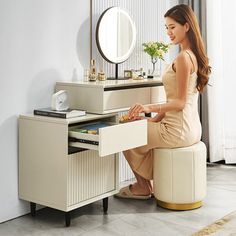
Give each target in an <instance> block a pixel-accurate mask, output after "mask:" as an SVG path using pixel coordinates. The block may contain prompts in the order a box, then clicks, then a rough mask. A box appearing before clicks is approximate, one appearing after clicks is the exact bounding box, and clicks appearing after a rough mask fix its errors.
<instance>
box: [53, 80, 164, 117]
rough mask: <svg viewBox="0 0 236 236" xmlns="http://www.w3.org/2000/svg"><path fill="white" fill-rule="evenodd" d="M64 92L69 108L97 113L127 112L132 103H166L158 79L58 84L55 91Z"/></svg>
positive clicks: (162, 88) (161, 85)
mask: <svg viewBox="0 0 236 236" xmlns="http://www.w3.org/2000/svg"><path fill="white" fill-rule="evenodd" d="M59 90H66V91H67V92H68V96H69V105H70V107H71V108H74V109H75V108H77V109H78V108H79V109H83V110H86V111H88V112H91V113H96V114H107V113H111V112H119V111H124V110H128V109H129V107H130V106H131V105H133V104H134V103H142V104H151V103H163V102H165V92H164V87H163V84H162V82H161V78H157V79H144V80H132V79H131V80H107V81H96V82H84V81H79V82H57V83H56V91H59Z"/></svg>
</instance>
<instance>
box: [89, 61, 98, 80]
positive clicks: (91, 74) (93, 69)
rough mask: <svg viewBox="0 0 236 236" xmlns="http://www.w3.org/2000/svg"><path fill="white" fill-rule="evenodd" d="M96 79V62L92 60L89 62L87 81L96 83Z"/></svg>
mask: <svg viewBox="0 0 236 236" xmlns="http://www.w3.org/2000/svg"><path fill="white" fill-rule="evenodd" d="M96 79H97V70H96V62H95V60H94V59H92V60H91V62H90V72H89V81H96Z"/></svg>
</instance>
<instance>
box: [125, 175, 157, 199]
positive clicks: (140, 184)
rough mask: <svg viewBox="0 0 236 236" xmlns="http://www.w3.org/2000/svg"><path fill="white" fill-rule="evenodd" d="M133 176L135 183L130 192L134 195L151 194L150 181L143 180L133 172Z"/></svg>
mask: <svg viewBox="0 0 236 236" xmlns="http://www.w3.org/2000/svg"><path fill="white" fill-rule="evenodd" d="M134 175H135V177H136V180H137V182H136V183H135V184H133V185H132V186H131V188H130V191H131V192H132V193H133V194H134V195H150V194H151V193H152V189H151V188H150V186H151V183H150V180H147V179H144V178H143V177H142V176H140V175H139V174H137V173H136V172H134Z"/></svg>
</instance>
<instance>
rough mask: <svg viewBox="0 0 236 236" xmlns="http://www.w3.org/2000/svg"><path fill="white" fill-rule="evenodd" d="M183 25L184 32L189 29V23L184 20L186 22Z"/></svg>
mask: <svg viewBox="0 0 236 236" xmlns="http://www.w3.org/2000/svg"><path fill="white" fill-rule="evenodd" d="M184 27H185V32H188V31H189V23H188V22H186V23H185V24H184Z"/></svg>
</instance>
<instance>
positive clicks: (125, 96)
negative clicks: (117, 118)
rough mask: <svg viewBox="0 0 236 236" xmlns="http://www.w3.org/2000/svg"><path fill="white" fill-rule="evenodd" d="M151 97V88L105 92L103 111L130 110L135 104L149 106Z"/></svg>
mask: <svg viewBox="0 0 236 236" xmlns="http://www.w3.org/2000/svg"><path fill="white" fill-rule="evenodd" d="M150 96H151V95H150V88H139V89H124V90H115V91H105V92H104V97H103V109H104V110H112V109H121V108H129V107H131V106H132V105H133V104H134V103H142V104H149V103H150Z"/></svg>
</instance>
